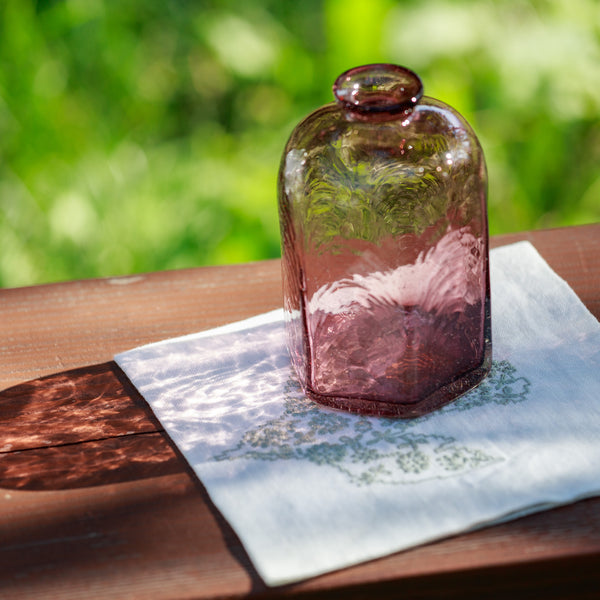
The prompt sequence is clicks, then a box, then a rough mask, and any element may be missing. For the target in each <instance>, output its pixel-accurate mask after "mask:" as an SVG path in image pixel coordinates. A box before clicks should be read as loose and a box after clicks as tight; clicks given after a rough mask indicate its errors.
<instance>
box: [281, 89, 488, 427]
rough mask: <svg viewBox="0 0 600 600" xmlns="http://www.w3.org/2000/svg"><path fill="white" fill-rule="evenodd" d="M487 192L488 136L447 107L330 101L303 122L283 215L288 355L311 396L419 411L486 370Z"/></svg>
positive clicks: (423, 102) (289, 162) (288, 171)
mask: <svg viewBox="0 0 600 600" xmlns="http://www.w3.org/2000/svg"><path fill="white" fill-rule="evenodd" d="M338 98H339V96H338ZM412 99H413V100H414V98H412ZM486 186H487V184H486V172H485V161H484V158H483V153H482V151H481V148H480V146H479V143H478V142H477V139H476V137H475V135H474V134H473V132H472V130H471V129H470V127H469V126H468V124H467V123H466V122H465V121H464V119H462V117H460V115H458V114H457V113H456V112H455V111H453V110H452V109H451V108H450V107H448V106H447V105H445V104H443V103H441V102H439V101H437V100H434V99H431V98H422V99H420V101H418V102H416V103H414V106H411V107H410V108H409V109H408V110H406V111H403V112H402V111H401V112H400V114H398V111H397V112H396V113H395V114H393V115H390V114H389V113H388V112H386V111H385V110H382V111H378V112H377V113H376V114H375V115H372V114H371V115H369V114H367V115H366V116H365V115H362V114H357V113H356V112H352V111H348V110H347V109H346V108H345V107H344V106H340V105H339V104H330V105H327V106H325V107H323V108H321V109H319V110H317V111H315V112H314V113H312V114H311V115H309V116H308V117H307V118H306V119H305V120H304V121H303V122H302V123H300V125H299V126H298V127H297V128H296V130H295V131H294V132H293V134H292V136H291V138H290V140H289V141H288V144H287V146H286V148H285V151H284V154H283V158H282V164H281V169H280V175H279V211H280V224H281V234H282V273H283V285H284V309H285V314H286V329H287V336H288V346H289V350H290V354H291V357H292V362H293V365H294V367H295V370H296V373H297V376H298V378H299V380H300V383H301V385H302V387H303V389H304V391H305V393H306V394H307V395H308V396H309V397H310V398H312V399H314V400H316V401H318V402H320V403H323V404H326V405H329V406H333V407H336V408H341V409H345V410H350V411H354V412H361V413H364V414H378V415H385V416H400V417H410V416H418V415H421V414H424V413H426V412H429V411H431V410H433V409H435V408H438V407H440V406H442V405H443V404H445V403H447V402H449V401H451V400H453V399H454V398H456V397H458V396H459V395H461V394H462V393H464V392H465V391H467V390H468V389H470V388H471V387H473V386H474V385H476V384H477V383H479V381H481V379H482V378H483V377H484V376H485V375H486V374H487V372H488V371H489V368H490V364H491V332H490V300H489V274H488V230H487V213H486Z"/></svg>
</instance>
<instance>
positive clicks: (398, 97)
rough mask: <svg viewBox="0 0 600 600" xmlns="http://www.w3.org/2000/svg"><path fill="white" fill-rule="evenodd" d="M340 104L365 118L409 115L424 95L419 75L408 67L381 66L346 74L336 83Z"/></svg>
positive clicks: (335, 87) (358, 69)
mask: <svg viewBox="0 0 600 600" xmlns="http://www.w3.org/2000/svg"><path fill="white" fill-rule="evenodd" d="M333 95H334V96H335V98H336V100H337V101H338V103H339V104H340V105H341V106H342V107H343V108H344V109H345V110H347V111H349V112H351V113H352V114H353V115H356V116H359V117H362V118H366V119H368V118H369V117H379V118H381V117H385V116H386V115H389V117H390V118H398V117H402V116H408V115H409V114H410V113H411V112H412V110H413V108H414V107H415V105H416V104H417V103H418V102H419V100H420V99H421V97H422V96H423V83H422V82H421V79H420V78H419V76H418V75H417V74H416V73H414V72H413V71H411V70H410V69H406V68H405V67H400V66H398V65H393V64H386V63H378V64H371V65H363V66H360V67H355V68H353V69H349V70H348V71H344V72H343V73H342V74H341V75H340V76H339V77H338V78H337V79H336V80H335V83H334V84H333Z"/></svg>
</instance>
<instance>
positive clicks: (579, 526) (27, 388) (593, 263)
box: [0, 225, 600, 599]
mask: <svg viewBox="0 0 600 600" xmlns="http://www.w3.org/2000/svg"><path fill="white" fill-rule="evenodd" d="M522 239H528V240H530V241H531V242H532V243H533V244H534V245H535V246H536V247H537V248H538V250H539V251H540V252H541V254H542V255H543V256H544V258H545V259H546V260H547V261H548V262H549V263H550V265H551V266H552V267H553V268H554V269H555V271H556V272H557V273H558V274H559V275H561V276H562V277H563V278H565V279H566V280H567V281H568V282H569V284H570V285H571V286H572V287H573V289H574V290H575V291H576V292H577V294H578V295H579V296H580V298H581V299H582V300H583V302H584V303H585V304H586V306H587V307H588V308H589V309H590V311H591V312H592V313H593V314H594V315H595V316H596V317H600V225H590V226H584V227H577V228H567V229H560V230H550V231H540V232H528V233H521V234H514V235H510V236H501V237H498V238H494V239H493V241H492V243H493V245H494V246H497V245H500V244H505V243H511V242H514V241H518V240H522ZM280 286H281V283H280V273H279V262H278V261H267V262H264V263H255V264H248V265H238V266H231V267H211V268H199V269H190V270H185V271H172V272H165V273H153V274H147V275H140V276H134V277H130V278H116V279H106V280H90V281H80V282H68V283H60V284H52V285H47V286H38V287H32V288H21V289H14V290H0V315H1V319H0V328H1V329H0V331H1V333H2V336H0V337H1V339H0V598H1V599H4V598H54V597H57V598H81V597H86V598H115V597H118V598H125V597H126V598H157V599H176V598H198V599H208V598H211V599H212V598H242V597H254V598H258V597H266V598H321V597H331V596H332V595H333V596H334V597H336V598H337V597H340V598H373V597H375V596H377V595H381V596H383V597H399V596H402V597H410V598H442V597H443V598H459V597H460V598H482V597H493V598H507V597H510V598H518V597H523V598H525V597H528V598H529V597H544V598H564V597H575V596H577V597H582V598H593V597H594V598H595V597H598V592H599V591H600V574H599V573H598V568H597V567H598V565H600V499H589V500H585V501H581V502H578V503H576V504H574V505H571V506H567V507H563V508H560V509H555V510H552V511H547V512H545V513H540V514H537V515H533V516H530V517H527V518H523V519H519V520H517V521H513V522H511V523H507V524H504V525H499V526H496V527H491V528H487V529H482V530H480V531H476V532H471V533H468V534H463V535H460V536H455V537H453V538H450V539H447V540H443V541H440V542H438V543H435V544H429V545H426V546H422V547H419V548H415V549H413V550H411V551H407V552H402V553H399V554H395V555H392V556H388V557H385V558H382V559H380V560H377V561H373V562H371V563H366V564H362V565H358V566H356V567H352V568H349V569H345V570H343V571H339V572H336V573H330V574H328V575H325V576H322V577H318V578H314V579H312V580H309V581H305V582H301V583H298V584H295V585H292V586H287V587H283V588H276V589H268V588H266V587H265V586H264V584H263V583H262V582H261V580H260V578H259V577H258V575H257V574H256V572H255V570H254V569H253V567H252V565H251V564H250V561H249V560H248V557H247V555H246V553H245V551H244V550H243V547H242V546H241V544H240V542H239V540H238V538H237V536H236V535H235V533H234V532H233V531H232V530H231V528H230V527H229V525H228V524H227V523H226V522H225V521H224V519H223V518H222V517H221V515H220V514H219V512H218V511H217V510H216V509H215V508H214V506H213V505H212V503H211V501H210V498H209V497H208V495H207V493H206V491H205V490H204V488H203V486H202V484H201V483H200V482H199V481H198V480H197V479H196V478H195V476H194V475H193V474H192V473H191V472H190V470H189V468H188V466H187V464H186V463H185V461H184V460H183V459H182V458H181V457H180V456H179V454H178V452H177V450H176V448H175V447H174V446H173V445H172V443H171V442H170V440H169V439H168V437H167V436H166V435H165V434H164V432H163V431H162V429H161V428H160V425H159V424H158V423H157V422H156V420H155V419H154V417H153V415H152V413H151V411H150V410H149V409H148V407H147V405H146V404H145V402H144V401H143V399H142V398H141V397H140V396H139V394H137V392H136V391H135V389H134V388H133V387H132V386H131V384H129V382H128V381H127V379H126V378H125V377H124V376H123V375H122V373H121V372H120V371H119V369H118V367H117V366H116V365H115V363H113V362H112V360H111V359H112V356H113V355H114V354H115V353H117V352H120V351H123V350H126V349H128V348H131V347H134V346H137V345H140V344H143V343H148V342H152V341H156V340H159V339H164V338H167V337H172V336H175V335H181V334H185V333H191V332H194V331H198V330H201V329H206V328H210V327H214V326H217V325H220V324H223V323H226V322H229V321H233V320H236V319H241V318H245V317H248V316H251V315H253V314H258V313H260V312H263V311H266V310H269V309H272V308H276V307H278V306H280V305H281V292H280ZM240 510H243V502H241V504H240Z"/></svg>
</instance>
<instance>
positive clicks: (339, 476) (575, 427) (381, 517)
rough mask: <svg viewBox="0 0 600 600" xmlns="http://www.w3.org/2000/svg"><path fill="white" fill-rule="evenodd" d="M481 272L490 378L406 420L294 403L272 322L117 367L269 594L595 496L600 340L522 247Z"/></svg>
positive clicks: (176, 344) (276, 317)
mask: <svg viewBox="0 0 600 600" xmlns="http://www.w3.org/2000/svg"><path fill="white" fill-rule="evenodd" d="M490 269H491V288H492V311H493V320H492V329H493V331H492V338H493V344H494V362H493V366H492V370H491V372H490V374H489V376H488V377H487V378H486V379H485V380H484V381H483V382H482V383H481V384H480V385H479V386H478V387H477V388H475V389H474V390H472V391H470V392H469V393H467V394H465V395H464V396H462V397H461V398H459V399H458V400H456V401H455V402H452V403H450V404H448V405H447V406H445V407H443V408H442V409H440V410H438V411H435V412H433V413H431V414H429V415H426V416H423V417H419V418H416V419H406V420H398V419H385V418H380V417H364V416H360V415H355V414H350V413H347V412H344V411H335V410H332V409H327V408H324V407H322V406H320V405H318V404H315V403H313V402H311V401H309V400H308V399H306V398H305V397H304V396H303V394H302V392H301V390H300V389H299V386H298V384H297V382H296V381H295V380H294V379H293V377H292V374H291V367H290V360H289V357H288V354H287V349H286V346H285V335H284V322H283V315H282V313H281V311H275V312H273V313H266V314H265V315H260V316H259V317H256V318H254V319H250V320H248V321H245V322H240V323H237V324H232V325H231V326H228V327H229V328H228V329H227V330H226V331H223V330H221V331H219V330H217V331H214V332H210V331H209V332H202V333H200V334H198V335H191V336H186V337H183V338H179V339H173V340H167V341H164V342H160V343H158V344H151V345H148V346H144V347H141V348H138V349H134V350H132V351H130V352H125V353H123V354H121V355H119V356H117V357H116V360H117V362H118V363H119V365H120V366H121V367H122V368H123V370H124V371H125V373H126V374H127V375H128V376H129V377H130V379H131V380H132V382H133V383H134V384H135V385H136V387H137V388H138V389H139V391H140V392H141V393H142V395H143V396H144V397H145V398H146V400H147V401H148V402H149V404H150V406H151V407H152V409H153V411H154V412H155V414H156V416H157V417H158V419H159V420H160V421H161V423H162V424H163V426H164V427H165V429H166V431H167V432H168V434H169V435H170V436H171V437H172V439H173V441H174V442H175V443H176V444H177V446H178V448H179V449H180V450H181V451H182V453H183V455H184V456H185V458H186V459H187V461H188V462H189V464H190V466H191V467H192V468H193V469H194V471H195V472H196V474H197V475H198V477H199V478H200V480H201V481H202V483H203V484H204V485H205V486H206V488H207V491H208V493H209V494H210V496H211V498H212V499H213V500H214V502H215V504H216V506H217V507H218V508H219V510H221V512H222V513H223V514H224V516H225V517H226V518H227V519H228V520H229V522H230V523H231V524H232V526H233V527H234V529H235V530H236V532H237V533H238V534H239V535H240V538H241V539H242V541H243V543H244V545H245V547H246V549H247V550H248V552H249V554H250V556H251V557H252V558H253V560H254V562H255V564H256V566H257V568H258V570H259V571H260V572H261V575H262V576H263V577H265V580H266V581H267V582H270V583H280V582H282V581H285V580H286V579H287V578H291V579H294V578H296V577H302V576H309V575H311V574H314V573H318V572H322V571H324V570H329V569H335V568H339V567H341V566H345V565H348V564H352V563H354V562H357V561H362V560H366V559H369V558H375V557H377V556H381V555H382V554H387V553H389V552H394V551H398V550H401V549H403V548H408V547H410V546H412V545H415V544H420V543H423V542H426V541H431V540H433V539H439V538H441V537H444V536H447V535H450V534H453V533H457V532H460V531H465V530H469V529H472V528H477V527H481V526H483V525H485V524H491V523H494V522H496V521H503V520H507V519H513V518H516V517H518V516H521V515H524V514H528V513H530V512H537V511H540V510H545V509H547V508H549V507H551V506H555V505H560V504H565V503H568V502H573V501H575V500H578V499H580V498H584V497H586V496H591V495H597V494H598V493H600V486H599V485H598V481H599V475H600V474H599V472H598V465H599V464H600V448H599V446H598V443H597V439H598V436H597V432H598V430H599V428H600V410H599V408H598V406H597V390H598V387H599V385H600V379H599V375H598V373H599V372H600V371H599V369H598V367H599V366H600V365H599V363H598V360H599V358H600V357H599V355H598V353H597V351H596V350H597V348H598V347H599V345H600V326H599V325H598V322H597V321H596V320H595V319H594V317H593V316H592V315H591V314H590V313H589V312H588V311H587V310H586V308H585V307H584V306H583V304H582V303H581V302H580V301H579V299H578V298H577V297H576V296H575V294H574V293H573V292H572V291H571V290H570V289H569V288H568V286H566V285H565V284H564V282H562V280H560V279H559V278H558V277H557V276H556V275H555V274H554V273H553V272H552V271H551V269H550V268H549V267H548V266H547V265H546V263H545V262H544V261H543V260H542V258H541V257H540V256H539V254H538V253H537V252H536V250H535V249H534V248H533V246H531V245H530V244H528V243H519V244H515V245H512V246H505V247H503V248H500V249H496V250H493V251H492V252H491V253H490ZM557 314H560V315H562V317H561V320H560V322H557V320H556V315H557ZM563 321H564V323H563ZM548 342H552V343H548ZM241 500H242V501H243V510H240V501H241Z"/></svg>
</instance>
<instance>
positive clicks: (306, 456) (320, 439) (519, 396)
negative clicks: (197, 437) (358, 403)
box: [214, 361, 531, 485]
mask: <svg viewBox="0 0 600 600" xmlns="http://www.w3.org/2000/svg"><path fill="white" fill-rule="evenodd" d="M530 387H531V384H530V382H529V381H528V380H527V379H525V378H524V377H518V376H517V373H516V369H515V368H514V367H513V366H512V365H511V364H510V363H509V362H507V361H500V362H494V364H493V366H492V370H491V372H490V375H489V376H488V377H487V378H486V379H485V380H484V381H483V382H482V383H481V384H480V385H479V387H477V388H476V389H475V390H472V391H471V392H469V393H468V394H466V395H465V396H463V397H462V398H459V399H458V400H456V401H455V402H453V403H451V404H448V405H446V406H445V407H443V408H442V409H440V410H439V411H437V412H436V413H433V414H430V415H426V416H424V417H419V418H417V419H410V420H396V419H385V418H377V417H362V416H358V415H350V414H348V415H345V414H343V413H339V412H335V411H332V410H328V409H324V408H323V407H320V406H318V405H316V404H314V403H313V402H311V401H309V400H307V399H306V398H305V397H304V396H303V394H302V393H301V391H300V390H299V387H298V385H297V383H296V382H295V381H292V380H290V381H289V383H288V386H287V393H286V397H285V409H284V411H283V413H282V415H281V416H280V417H279V418H277V419H273V420H270V421H268V422H267V423H265V424H264V425H262V426H261V427H258V428H256V429H252V430H250V431H247V432H246V433H245V434H244V435H243V436H242V438H241V439H240V440H239V442H238V443H237V445H236V446H235V447H233V448H231V449H229V450H226V451H224V452H222V453H220V454H218V455H217V456H215V457H214V459H215V460H217V461H223V460H241V459H254V460H266V461H275V460H307V461H310V462H312V463H313V464H315V465H320V466H326V467H330V468H334V469H336V470H337V471H339V472H340V473H342V474H344V475H345V476H346V477H347V478H348V479H349V480H350V481H351V482H352V483H354V484H356V485H368V484H372V483H386V484H396V485H398V484H410V483H416V482H421V481H424V480H427V479H434V478H443V477H451V476H453V475H456V474H459V473H464V472H466V471H469V470H472V469H477V468H480V467H482V466H486V465H490V464H492V463H496V462H498V461H501V460H503V459H504V457H503V456H499V455H493V454H491V453H490V451H489V450H486V451H484V450H483V449H481V448H478V447H477V444H476V442H473V441H472V440H470V439H469V438H468V436H467V438H466V439H465V440H463V441H459V440H457V439H456V438H454V437H450V436H443V435H438V434H436V433H435V432H434V431H432V429H433V430H435V420H436V419H439V417H440V415H442V414H444V415H448V414H450V413H461V412H464V411H471V410H475V409H479V408H482V407H485V406H489V405H491V404H496V405H502V406H505V405H510V404H515V403H519V402H522V401H523V400H525V399H526V397H527V396H528V394H529V390H530ZM450 418H451V417H450Z"/></svg>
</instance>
